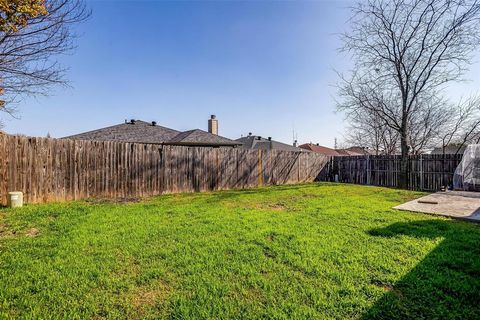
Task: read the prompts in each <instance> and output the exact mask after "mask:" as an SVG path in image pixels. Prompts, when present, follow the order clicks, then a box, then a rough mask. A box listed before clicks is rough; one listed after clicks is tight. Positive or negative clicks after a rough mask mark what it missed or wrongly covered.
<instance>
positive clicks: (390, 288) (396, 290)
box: [372, 281, 402, 297]
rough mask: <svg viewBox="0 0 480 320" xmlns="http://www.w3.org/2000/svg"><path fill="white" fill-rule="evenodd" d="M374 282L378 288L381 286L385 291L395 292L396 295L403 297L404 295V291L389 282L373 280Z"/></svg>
mask: <svg viewBox="0 0 480 320" xmlns="http://www.w3.org/2000/svg"><path fill="white" fill-rule="evenodd" d="M372 284H373V285H374V286H376V287H377V288H380V289H382V290H383V291H385V292H390V293H393V294H394V295H396V296H397V297H401V296H402V293H401V292H400V291H399V290H398V289H396V288H394V287H393V286H392V285H391V284H388V283H382V282H379V281H373V282H372Z"/></svg>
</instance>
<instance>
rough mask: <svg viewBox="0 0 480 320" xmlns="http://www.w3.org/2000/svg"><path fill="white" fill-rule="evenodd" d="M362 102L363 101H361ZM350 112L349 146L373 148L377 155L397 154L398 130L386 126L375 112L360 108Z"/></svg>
mask: <svg viewBox="0 0 480 320" xmlns="http://www.w3.org/2000/svg"><path fill="white" fill-rule="evenodd" d="M359 103H361V102H359ZM355 110H356V111H361V112H358V113H357V112H352V113H350V114H349V118H348V120H349V122H350V126H349V127H348V129H347V134H346V136H345V142H346V143H347V144H348V145H349V146H352V145H353V146H361V147H364V148H367V149H370V150H372V151H373V152H374V153H375V154H376V155H379V154H395V153H396V151H397V150H398V142H399V139H398V132H396V131H395V130H392V129H391V128H390V127H388V126H386V125H385V123H384V121H383V120H382V119H381V118H379V117H377V116H376V114H375V113H370V112H368V110H359V109H355Z"/></svg>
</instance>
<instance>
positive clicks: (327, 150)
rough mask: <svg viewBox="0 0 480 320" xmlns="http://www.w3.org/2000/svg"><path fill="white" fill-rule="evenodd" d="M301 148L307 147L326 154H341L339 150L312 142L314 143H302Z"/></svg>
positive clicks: (306, 148)
mask: <svg viewBox="0 0 480 320" xmlns="http://www.w3.org/2000/svg"><path fill="white" fill-rule="evenodd" d="M300 148H302V149H305V150H310V151H313V152H316V153H321V154H323V155H326V156H339V155H340V153H338V151H337V150H335V149H331V148H328V147H324V146H320V145H317V144H312V143H305V144H302V145H300Z"/></svg>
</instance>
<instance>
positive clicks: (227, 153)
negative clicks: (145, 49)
mask: <svg viewBox="0 0 480 320" xmlns="http://www.w3.org/2000/svg"><path fill="white" fill-rule="evenodd" d="M328 160H329V157H326V156H322V155H319V154H315V153H312V152H286V151H276V150H272V151H265V150H243V149H238V148H203V147H179V146H161V145H152V144H136V143H122V142H112V141H105V142H101V141H74V140H66V139H48V138H31V137H20V136H10V135H4V134H0V203H1V204H5V203H6V199H7V193H8V192H9V191H22V192H23V193H24V199H25V201H26V202H27V203H41V202H50V201H65V200H75V199H84V198H89V197H99V198H134V197H142V196H151V195H157V194H162V193H175V192H195V191H207V190H222V189H233V188H250V187H257V186H263V185H275V184H287V183H299V182H308V181H313V180H315V179H317V177H318V175H319V174H320V172H321V170H322V167H323V166H324V165H325V164H326V163H327V162H328Z"/></svg>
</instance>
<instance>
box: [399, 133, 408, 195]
mask: <svg viewBox="0 0 480 320" xmlns="http://www.w3.org/2000/svg"><path fill="white" fill-rule="evenodd" d="M402 127H403V124H402ZM405 129H406V124H405ZM400 149H401V156H400V172H399V175H398V187H399V188H400V189H408V137H407V131H406V130H402V132H400Z"/></svg>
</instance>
